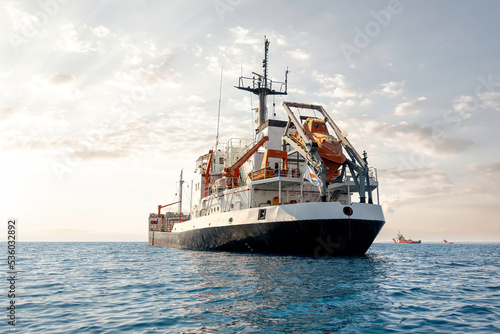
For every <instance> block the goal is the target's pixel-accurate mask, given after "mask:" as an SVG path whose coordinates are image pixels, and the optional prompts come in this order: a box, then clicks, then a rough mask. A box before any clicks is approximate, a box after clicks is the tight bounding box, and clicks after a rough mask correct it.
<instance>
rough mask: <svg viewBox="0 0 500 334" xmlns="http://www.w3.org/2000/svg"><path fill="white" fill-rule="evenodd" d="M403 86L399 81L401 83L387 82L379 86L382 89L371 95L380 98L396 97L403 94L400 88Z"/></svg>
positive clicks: (402, 82)
mask: <svg viewBox="0 0 500 334" xmlns="http://www.w3.org/2000/svg"><path fill="white" fill-rule="evenodd" d="M404 84H405V82H404V81H401V82H397V81H389V82H386V83H383V84H381V86H382V89H380V90H375V91H373V92H372V94H374V95H380V96H384V97H389V98H394V97H398V96H400V95H401V94H403V88H402V87H403V85H404Z"/></svg>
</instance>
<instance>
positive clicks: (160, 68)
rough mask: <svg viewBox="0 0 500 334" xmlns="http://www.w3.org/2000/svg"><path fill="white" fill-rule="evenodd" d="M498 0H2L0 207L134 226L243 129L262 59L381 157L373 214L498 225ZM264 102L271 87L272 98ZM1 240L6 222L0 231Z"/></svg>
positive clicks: (45, 224) (437, 232) (83, 233)
mask: <svg viewBox="0 0 500 334" xmlns="http://www.w3.org/2000/svg"><path fill="white" fill-rule="evenodd" d="M498 12H500V4H499V3H498V2H497V1H492V0H485V1H480V2H470V1H438V2H437V1H430V0H427V1H426V0H424V1H418V2H417V1H410V0H401V1H397V0H390V1H354V2H352V1H349V2H346V1H326V0H322V1H315V2H303V1H283V0H282V1H260V0H258V1H247V0H239V1H228V0H213V1H212V0H210V1H193V0H188V1H181V2H173V1H168V2H166V1H155V0H153V1H130V0H128V1H95V0H94V1H92V0H91V1H84V2H82V1H69V0H42V1H40V2H26V1H15V0H2V1H1V2H0V27H1V31H2V34H1V36H0V41H1V42H0V56H1V59H2V61H1V62H0V132H1V135H0V171H1V172H0V184H1V189H2V191H1V193H0V212H1V215H0V219H1V220H2V221H4V222H7V219H8V218H11V217H15V218H18V219H19V222H20V223H19V224H20V227H19V237H20V239H21V240H24V241H146V240H147V216H148V214H149V213H150V212H154V211H155V208H156V207H157V205H158V204H166V203H170V202H173V201H174V200H175V194H176V192H177V184H176V183H177V181H178V176H179V173H180V170H181V169H184V175H185V176H186V177H185V178H186V180H188V181H189V180H190V175H191V174H192V172H193V170H194V161H195V159H196V158H197V157H198V156H199V155H201V154H204V153H206V152H207V151H208V149H209V148H210V147H211V146H212V145H213V144H214V143H215V132H216V127H217V124H216V122H217V107H218V96H219V81H220V72H221V67H222V66H223V67H224V76H223V86H222V106H221V117H222V119H221V141H222V142H224V141H227V140H228V139H229V138H232V137H238V138H240V137H252V134H253V129H252V126H253V124H252V117H254V116H255V115H253V114H252V111H251V108H252V107H255V106H256V105H257V101H256V99H255V97H251V96H250V95H249V94H248V93H246V92H242V91H239V90H237V89H235V88H234V87H233V86H235V85H237V84H238V77H239V76H240V74H241V73H242V71H243V74H245V75H250V74H251V72H252V71H258V72H260V71H261V62H262V58H263V42H264V35H266V36H267V38H268V39H269V41H270V43H271V44H270V76H271V77H272V78H274V79H276V80H278V81H282V80H283V78H284V72H285V70H286V68H287V67H288V68H289V70H290V75H289V81H288V83H289V94H288V96H285V97H283V98H282V97H276V111H275V112H276V114H277V115H276V117H274V116H272V118H278V119H285V115H286V113H285V112H284V110H283V109H282V107H281V103H282V101H284V100H285V101H295V102H304V103H313V104H321V105H323V106H324V107H325V109H326V110H327V111H328V112H329V113H330V115H331V116H332V117H333V118H334V120H336V121H337V122H338V125H339V126H340V128H341V129H342V130H345V131H346V132H347V133H349V140H350V141H351V142H352V143H353V145H354V146H355V147H356V148H357V150H359V151H363V150H366V151H367V153H368V161H369V163H370V165H371V166H373V167H376V168H377V169H378V176H379V179H380V194H381V204H382V205H383V207H384V212H385V215H386V220H387V223H386V225H385V227H384V228H383V230H382V232H381V234H380V235H379V237H378V238H377V239H376V242H388V241H390V239H391V238H392V237H394V236H395V235H396V233H397V232H398V231H401V232H402V233H403V234H404V235H405V236H407V237H411V238H413V239H421V240H422V241H423V242H426V241H429V242H430V241H440V240H442V239H443V238H446V239H448V240H450V241H500V221H499V218H500V205H499V204H500V190H499V189H500V187H499V186H500V158H499V156H500V154H499V153H500V138H499V135H498V129H497V128H498V126H499V124H500V116H499V115H500V59H499V57H498V55H499V54H500V42H499V40H498V35H499V33H500V21H499V20H498ZM269 102H270V104H269V109H270V110H271V114H272V110H273V109H272V98H270V99H269ZM0 236H1V237H2V240H6V228H4V229H2V230H0Z"/></svg>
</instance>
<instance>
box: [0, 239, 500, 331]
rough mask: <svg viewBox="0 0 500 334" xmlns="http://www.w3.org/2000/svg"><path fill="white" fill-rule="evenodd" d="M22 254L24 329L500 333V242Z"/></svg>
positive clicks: (76, 249)
mask: <svg viewBox="0 0 500 334" xmlns="http://www.w3.org/2000/svg"><path fill="white" fill-rule="evenodd" d="M4 244H5V243H4ZM407 246H409V247H407ZM450 246H451V247H450ZM18 253H19V269H20V270H22V272H20V273H19V274H18V281H17V284H18V289H19V294H18V295H17V299H16V302H17V303H18V308H17V316H18V323H17V326H16V327H17V328H16V329H17V330H18V331H20V332H23V333H24V332H26V333H123V332H126V333H333V332H345V333H391V332H392V333H403V332H405V333H406V332H420V333H427V332H433V333H450V332H500V278H499V277H500V275H499V271H500V270H499V268H500V266H499V262H500V260H499V259H500V245H497V244H489V245H486V244H484V245H458V244H455V245H437V244H434V245H426V244H422V245H396V244H375V245H373V246H372V248H370V250H369V252H368V254H367V255H366V256H361V257H339V258H331V259H319V260H317V259H311V258H307V257H296V256H286V257H283V256H267V255H256V254H239V253H225V252H198V251H189V250H179V249H171V248H160V247H149V246H147V245H146V244H144V243H21V244H20V246H19V250H18ZM6 329H8V326H7V323H6V321H5V320H4V321H3V323H0V331H4V330H6Z"/></svg>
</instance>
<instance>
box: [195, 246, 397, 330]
mask: <svg viewBox="0 0 500 334" xmlns="http://www.w3.org/2000/svg"><path fill="white" fill-rule="evenodd" d="M187 258H189V259H190V261H192V262H193V265H194V266H195V268H196V270H195V272H196V273H197V275H196V278H195V279H194V280H193V285H192V287H191V290H190V294H191V295H192V296H196V298H194V300H193V301H192V302H193V305H192V307H191V308H190V309H189V312H188V314H186V318H188V319H191V320H192V321H193V325H194V324H195V323H197V324H198V327H197V328H198V329H199V328H200V327H203V328H205V329H206V330H216V329H218V330H221V324H220V322H218V321H220V318H221V317H222V318H224V319H227V321H226V323H225V327H226V329H228V330H230V329H232V330H238V332H241V331H242V332H256V331H257V329H259V328H262V327H263V326H264V327H266V328H268V329H270V330H276V331H280V332H283V331H285V332H291V331H293V329H294V327H295V326H298V327H301V328H307V329H308V330H311V331H314V330H320V331H323V330H326V329H328V330H334V329H337V330H338V329H342V328H345V327H346V326H349V324H355V323H358V322H359V321H362V320H363V319H365V318H366V317H371V318H374V317H375V318H376V317H377V313H378V312H381V311H383V310H384V308H387V307H388V305H389V304H388V303H387V300H381V298H378V297H377V295H380V294H379V293H378V292H379V290H380V287H379V282H380V281H381V280H383V279H384V277H385V275H384V270H383V269H381V266H380V264H381V263H383V259H382V258H380V257H378V256H375V255H367V256H355V257H336V258H324V259H316V258H309V257H300V256H297V257H295V256H277V255H259V254H246V253H231V252H201V251H200V252H191V251H189V253H187ZM207 315H211V316H207ZM215 319H218V320H215ZM216 321H217V322H218V324H217V326H216V327H217V328H216V327H213V326H214V325H213V324H215V323H216ZM200 322H201V323H200ZM304 324H308V325H306V326H305V327H304Z"/></svg>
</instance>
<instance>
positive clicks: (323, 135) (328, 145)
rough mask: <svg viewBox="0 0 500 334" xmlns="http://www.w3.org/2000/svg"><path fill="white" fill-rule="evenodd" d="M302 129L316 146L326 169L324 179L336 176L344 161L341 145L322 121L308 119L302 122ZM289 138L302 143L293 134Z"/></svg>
mask: <svg viewBox="0 0 500 334" xmlns="http://www.w3.org/2000/svg"><path fill="white" fill-rule="evenodd" d="M303 128H304V130H305V132H306V135H307V137H308V138H309V139H310V140H312V141H314V142H316V143H317V144H318V154H319V156H320V157H321V159H323V162H324V164H325V166H326V168H327V170H326V179H327V180H331V179H333V178H334V177H336V176H338V169H339V167H340V166H342V164H343V163H344V162H345V161H346V157H345V155H344V153H343V152H342V144H341V142H340V140H338V139H336V138H335V137H333V136H332V135H330V133H329V132H328V128H327V127H326V122H325V121H324V120H322V119H319V118H315V117H309V118H307V119H306V120H305V121H304V124H303ZM291 136H293V137H295V139H296V140H297V141H299V142H301V143H302V140H301V139H300V135H299V134H298V133H297V132H295V133H292V134H291Z"/></svg>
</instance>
